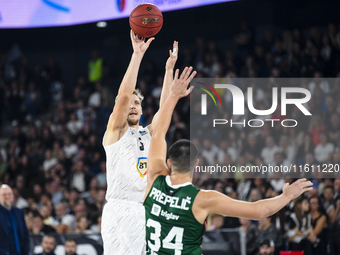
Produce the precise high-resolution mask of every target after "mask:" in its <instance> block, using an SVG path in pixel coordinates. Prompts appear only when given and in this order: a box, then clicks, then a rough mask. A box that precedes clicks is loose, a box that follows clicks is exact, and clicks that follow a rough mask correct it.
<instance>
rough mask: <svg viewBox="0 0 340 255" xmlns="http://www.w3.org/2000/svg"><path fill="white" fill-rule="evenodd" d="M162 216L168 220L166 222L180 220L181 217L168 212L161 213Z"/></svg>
mask: <svg viewBox="0 0 340 255" xmlns="http://www.w3.org/2000/svg"><path fill="white" fill-rule="evenodd" d="M161 215H162V216H163V217H165V218H166V220H178V218H179V216H178V215H176V214H173V213H172V212H170V213H169V212H167V211H163V210H162V211H161Z"/></svg>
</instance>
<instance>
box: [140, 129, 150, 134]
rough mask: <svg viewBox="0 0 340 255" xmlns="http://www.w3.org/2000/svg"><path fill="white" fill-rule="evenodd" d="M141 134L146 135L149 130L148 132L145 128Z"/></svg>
mask: <svg viewBox="0 0 340 255" xmlns="http://www.w3.org/2000/svg"><path fill="white" fill-rule="evenodd" d="M139 133H140V135H146V134H147V133H148V132H146V131H145V130H143V131H139Z"/></svg>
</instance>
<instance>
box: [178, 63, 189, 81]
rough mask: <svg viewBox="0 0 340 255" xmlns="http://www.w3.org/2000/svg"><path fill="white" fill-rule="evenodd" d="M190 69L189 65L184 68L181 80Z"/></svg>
mask: <svg viewBox="0 0 340 255" xmlns="http://www.w3.org/2000/svg"><path fill="white" fill-rule="evenodd" d="M187 71H188V67H187V66H186V67H185V68H184V70H183V72H182V73H181V76H180V77H179V78H180V79H181V80H182V79H183V78H184V76H185V74H186V73H187Z"/></svg>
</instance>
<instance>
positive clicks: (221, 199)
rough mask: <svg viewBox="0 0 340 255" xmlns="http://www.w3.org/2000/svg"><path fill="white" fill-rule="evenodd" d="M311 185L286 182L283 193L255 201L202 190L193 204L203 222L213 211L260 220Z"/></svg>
mask: <svg viewBox="0 0 340 255" xmlns="http://www.w3.org/2000/svg"><path fill="white" fill-rule="evenodd" d="M311 186H312V183H311V182H310V181H307V180H306V179H299V180H297V181H296V182H294V183H293V184H291V185H288V183H286V184H285V185H284V187H283V193H282V194H281V195H279V196H276V197H273V198H268V199H263V200H259V201H257V202H254V203H252V202H245V201H241V200H235V199H232V198H230V197H228V196H226V195H223V194H222V193H219V192H217V191H200V192H199V193H198V195H197V197H196V199H195V202H194V205H193V213H194V215H195V217H196V219H197V220H199V221H200V222H202V223H203V222H204V220H205V218H206V217H207V216H208V214H209V213H212V212H214V213H217V214H221V215H227V216H230V217H238V218H247V219H253V220H258V219H262V218H265V217H269V216H270V215H273V214H275V213H276V212H278V211H279V210H280V209H282V208H283V207H284V206H285V205H287V204H288V203H289V202H290V201H291V200H293V199H295V198H297V197H298V196H300V195H301V194H302V193H303V192H305V191H309V190H311V189H312V187H311Z"/></svg>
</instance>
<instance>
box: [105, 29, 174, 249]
mask: <svg viewBox="0 0 340 255" xmlns="http://www.w3.org/2000/svg"><path fill="white" fill-rule="evenodd" d="M130 37H131V42H132V46H133V54H132V57H131V61H130V64H129V66H128V69H127V71H126V73H125V76H124V78H123V80H122V83H121V85H120V87H119V91H118V96H117V99H116V104H115V106H114V108H113V111H112V113H111V115H110V118H109V121H108V124H107V129H106V132H105V135H104V138H103V146H104V149H105V152H106V166H107V167H106V169H107V192H106V197H105V198H106V200H107V203H106V204H105V206H104V209H103V215H102V237H103V242H104V254H124V255H125V254H145V211H144V207H143V197H144V195H145V190H146V184H147V180H146V177H145V176H146V173H147V165H146V160H147V156H148V151H149V144H150V139H151V135H152V133H153V124H152V123H151V125H150V126H148V127H146V128H143V127H140V126H139V119H140V116H141V114H142V107H141V102H142V100H143V96H142V95H141V94H140V92H139V91H138V90H135V86H136V81H137V75H138V70H139V66H140V63H141V61H142V58H143V55H144V53H145V51H146V50H147V49H148V47H149V45H150V43H151V42H152V40H153V39H154V38H150V39H148V40H147V41H146V42H144V40H141V39H139V38H138V36H136V35H135V34H134V33H133V32H132V31H131V32H130ZM175 51H176V54H175ZM177 51H178V44H177V42H174V50H173V52H172V51H170V57H169V59H168V60H167V62H166V73H165V77H164V85H163V90H162V95H161V99H160V108H161V107H162V106H163V104H164V100H165V99H166V95H168V94H169V91H170V86H171V83H172V79H173V68H174V65H175V63H176V60H177ZM157 116H158V114H156V115H155V117H154V119H157Z"/></svg>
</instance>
